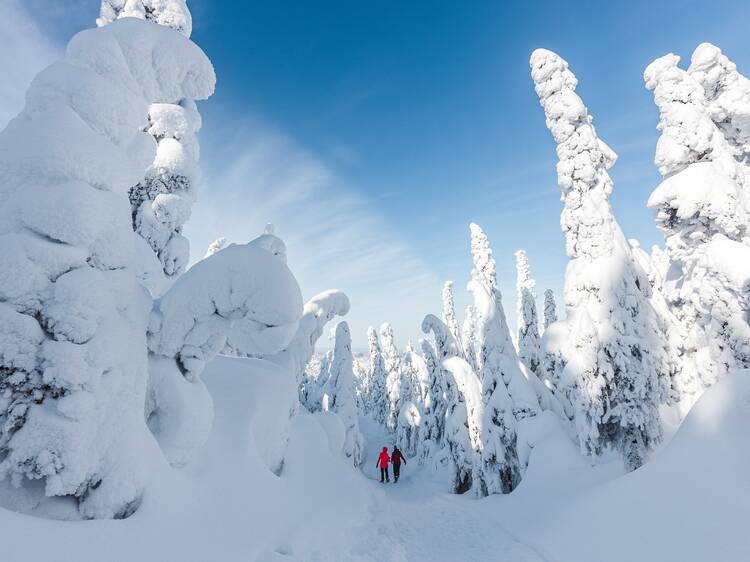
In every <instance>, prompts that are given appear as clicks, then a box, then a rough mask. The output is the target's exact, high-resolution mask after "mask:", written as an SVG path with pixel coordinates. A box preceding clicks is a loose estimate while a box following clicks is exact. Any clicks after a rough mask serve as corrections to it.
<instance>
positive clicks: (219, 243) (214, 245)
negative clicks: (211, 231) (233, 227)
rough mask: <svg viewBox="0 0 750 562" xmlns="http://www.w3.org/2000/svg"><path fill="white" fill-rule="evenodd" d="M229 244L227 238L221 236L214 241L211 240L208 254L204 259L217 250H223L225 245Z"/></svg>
mask: <svg viewBox="0 0 750 562" xmlns="http://www.w3.org/2000/svg"><path fill="white" fill-rule="evenodd" d="M226 245H227V239H226V238H224V237H223V236H221V237H220V238H217V239H216V240H214V241H213V242H211V243H210V244H209V245H208V248H207V249H206V255H204V256H203V259H206V258H210V257H211V256H213V255H214V254H215V253H216V252H218V251H219V250H221V249H222V248H223V247H224V246H226Z"/></svg>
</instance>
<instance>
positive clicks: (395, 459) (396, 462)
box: [391, 447, 406, 484]
mask: <svg viewBox="0 0 750 562" xmlns="http://www.w3.org/2000/svg"><path fill="white" fill-rule="evenodd" d="M402 461H403V463H404V464H406V457H404V455H402V454H401V451H400V450H399V448H398V447H393V453H392V454H391V464H392V465H393V483H394V484H395V483H396V482H398V477H399V476H400V475H401V462H402Z"/></svg>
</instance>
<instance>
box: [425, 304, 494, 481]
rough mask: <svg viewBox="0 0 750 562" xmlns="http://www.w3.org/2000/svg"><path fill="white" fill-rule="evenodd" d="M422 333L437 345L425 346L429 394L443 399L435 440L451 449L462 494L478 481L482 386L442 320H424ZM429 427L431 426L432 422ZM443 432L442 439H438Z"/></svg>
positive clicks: (438, 409)
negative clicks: (428, 335)
mask: <svg viewBox="0 0 750 562" xmlns="http://www.w3.org/2000/svg"><path fill="white" fill-rule="evenodd" d="M422 331H423V332H424V333H425V334H429V333H432V334H433V337H434V339H435V342H436V349H434V350H433V348H432V345H431V344H429V343H428V342H424V343H423V345H422V349H423V351H424V352H425V354H426V358H427V366H428V370H429V371H430V372H431V373H433V375H431V377H430V379H431V383H430V388H431V391H430V393H431V394H433V396H434V395H435V394H437V396H438V398H442V400H440V401H438V400H436V399H433V404H435V415H434V418H433V420H434V422H435V429H436V430H437V432H438V435H436V439H438V440H439V441H438V443H444V444H445V446H446V447H447V448H448V452H449V454H450V458H451V460H452V467H453V491H454V492H455V493H459V494H462V493H464V492H466V491H468V490H469V489H471V488H472V486H473V485H474V483H475V482H476V481H477V480H479V478H478V475H477V471H478V470H479V467H480V464H481V463H480V460H479V455H480V450H481V447H482V443H481V423H482V397H481V385H480V383H479V381H478V379H477V376H476V374H475V373H474V371H473V370H472V369H471V367H470V366H469V364H468V363H467V362H466V361H464V359H463V358H461V357H460V354H459V352H458V347H457V346H456V342H455V341H454V339H453V336H452V334H451V333H450V330H449V329H448V327H447V326H446V325H445V324H444V323H443V322H442V321H441V320H440V319H439V318H437V317H436V316H434V315H432V314H428V315H427V316H425V318H424V320H423V321H422ZM433 363H434V366H433ZM438 381H439V383H440V384H438ZM429 423H430V424H432V420H431V421H430V422H429ZM441 425H442V427H441ZM441 429H442V439H440V437H439V432H440V430H441Z"/></svg>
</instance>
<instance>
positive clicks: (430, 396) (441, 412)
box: [418, 339, 446, 463]
mask: <svg viewBox="0 0 750 562" xmlns="http://www.w3.org/2000/svg"><path fill="white" fill-rule="evenodd" d="M420 347H421V349H422V357H423V358H424V362H425V369H426V371H427V388H426V389H425V391H424V395H423V399H422V404H423V411H422V427H421V428H420V432H421V434H420V437H421V439H420V442H419V451H418V454H419V460H420V462H421V463H424V462H425V461H426V460H427V459H429V458H430V457H432V456H433V455H434V454H435V453H436V452H437V451H438V449H440V448H441V447H442V444H443V435H444V432H445V410H446V401H445V395H444V388H443V379H444V372H443V367H442V362H441V361H440V360H439V359H438V355H437V351H436V350H435V347H434V346H433V345H432V343H430V342H429V341H427V340H426V339H422V340H420Z"/></svg>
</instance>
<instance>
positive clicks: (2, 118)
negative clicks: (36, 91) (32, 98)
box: [0, 0, 60, 130]
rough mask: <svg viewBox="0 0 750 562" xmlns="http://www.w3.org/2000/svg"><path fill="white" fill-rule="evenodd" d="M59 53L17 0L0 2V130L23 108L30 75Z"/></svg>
mask: <svg viewBox="0 0 750 562" xmlns="http://www.w3.org/2000/svg"><path fill="white" fill-rule="evenodd" d="M59 57H60V52H59V49H58V48H57V47H56V46H54V45H53V44H52V43H51V42H50V41H49V40H48V39H47V38H46V37H45V36H44V35H43V34H42V32H41V31H40V30H39V28H38V27H37V25H36V24H35V23H34V21H33V20H32V19H31V17H30V16H29V14H28V13H27V12H26V11H25V9H24V8H23V7H22V6H21V4H20V3H19V2H18V1H17V0H2V2H0V76H2V79H0V130H2V129H4V128H5V125H7V123H8V121H10V119H12V118H13V117H15V116H16V115H17V114H18V113H19V112H20V111H21V109H23V103H24V94H25V93H26V90H27V88H28V87H29V84H30V83H31V80H32V79H33V78H34V76H36V74H37V73H38V72H39V71H40V70H42V69H43V68H44V67H45V66H47V65H48V64H50V63H51V62H52V61H53V60H55V59H56V58H59Z"/></svg>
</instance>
